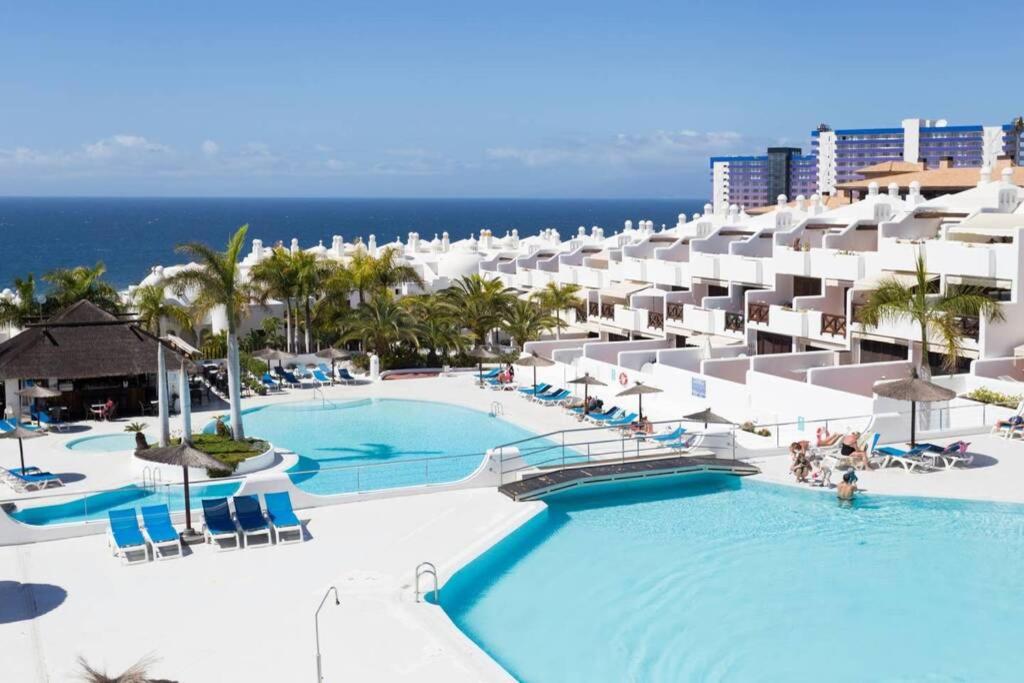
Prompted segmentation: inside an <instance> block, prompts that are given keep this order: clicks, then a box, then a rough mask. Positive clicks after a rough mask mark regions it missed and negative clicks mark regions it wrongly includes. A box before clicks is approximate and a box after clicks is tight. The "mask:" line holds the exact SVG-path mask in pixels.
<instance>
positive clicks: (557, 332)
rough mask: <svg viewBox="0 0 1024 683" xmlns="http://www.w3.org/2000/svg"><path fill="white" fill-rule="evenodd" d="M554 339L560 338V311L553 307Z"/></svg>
mask: <svg viewBox="0 0 1024 683" xmlns="http://www.w3.org/2000/svg"><path fill="white" fill-rule="evenodd" d="M555 323H556V324H555V341H558V340H560V339H561V338H562V312H561V311H559V310H558V309H555Z"/></svg>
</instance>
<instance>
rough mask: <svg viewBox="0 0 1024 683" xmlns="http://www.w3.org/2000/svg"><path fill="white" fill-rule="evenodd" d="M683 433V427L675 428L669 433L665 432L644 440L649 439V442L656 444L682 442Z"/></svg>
mask: <svg viewBox="0 0 1024 683" xmlns="http://www.w3.org/2000/svg"><path fill="white" fill-rule="evenodd" d="M685 433H686V428H685V427H676V428H675V429H673V430H672V431H670V432H665V433H664V434H654V435H652V436H648V437H646V438H648V439H650V440H651V441H657V442H658V443H672V442H675V441H682V439H683V434H685Z"/></svg>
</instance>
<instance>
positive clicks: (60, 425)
mask: <svg viewBox="0 0 1024 683" xmlns="http://www.w3.org/2000/svg"><path fill="white" fill-rule="evenodd" d="M32 419H34V420H35V421H36V422H38V423H39V426H40V427H45V428H46V429H56V430H57V431H58V432H62V431H64V428H65V427H67V425H66V424H64V422H63V421H61V420H55V419H54V418H53V417H51V416H50V414H49V413H48V412H46V411H45V410H34V411H32Z"/></svg>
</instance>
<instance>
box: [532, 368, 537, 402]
mask: <svg viewBox="0 0 1024 683" xmlns="http://www.w3.org/2000/svg"><path fill="white" fill-rule="evenodd" d="M533 395H534V396H536V395H537V366H536V365H534V366H533Z"/></svg>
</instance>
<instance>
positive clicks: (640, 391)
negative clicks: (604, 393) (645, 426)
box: [615, 382, 661, 420]
mask: <svg viewBox="0 0 1024 683" xmlns="http://www.w3.org/2000/svg"><path fill="white" fill-rule="evenodd" d="M660 393H661V389H659V388H658V387H652V386H648V385H647V384H644V383H643V382H637V383H636V384H634V385H633V386H631V387H630V388H629V389H625V390H624V391H620V392H619V393H617V394H615V395H616V396H636V397H637V400H638V401H639V403H640V405H639V411H638V412H639V413H640V417H639V418H638V419H641V420H642V419H643V417H644V394H660Z"/></svg>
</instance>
